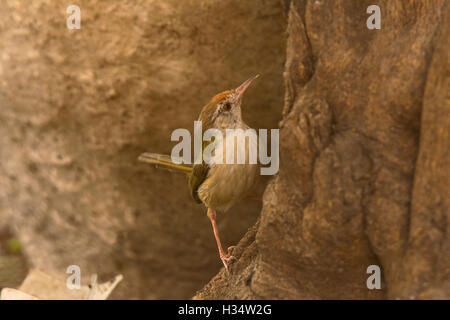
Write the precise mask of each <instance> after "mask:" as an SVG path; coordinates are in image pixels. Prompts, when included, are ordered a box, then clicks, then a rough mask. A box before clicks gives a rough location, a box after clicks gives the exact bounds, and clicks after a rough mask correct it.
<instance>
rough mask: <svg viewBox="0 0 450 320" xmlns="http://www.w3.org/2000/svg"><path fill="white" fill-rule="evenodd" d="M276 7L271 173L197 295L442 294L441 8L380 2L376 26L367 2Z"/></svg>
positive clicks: (447, 256)
mask: <svg viewBox="0 0 450 320" xmlns="http://www.w3.org/2000/svg"><path fill="white" fill-rule="evenodd" d="M285 3H286V6H287V7H286V11H287V12H288V27H287V29H288V39H287V56H286V65H285V84H286V97H285V105H284V110H283V119H282V121H281V123H280V160H281V165H280V171H279V174H278V176H277V177H276V178H275V179H274V180H273V181H272V182H271V183H270V185H269V187H268V188H267V189H266V191H265V194H264V204H263V208H262V212H261V216H260V219H259V223H258V224H257V225H256V226H255V227H254V228H253V229H252V230H251V231H249V232H248V233H247V235H246V236H245V237H244V239H243V240H242V241H241V242H240V244H239V246H238V248H237V249H236V250H235V252H236V256H237V258H238V260H237V262H236V263H235V264H234V265H232V267H231V271H230V274H228V273H226V272H224V271H222V272H221V273H219V274H218V275H217V276H216V277H215V278H214V279H213V280H212V281H211V282H210V283H209V284H208V285H207V286H205V288H203V289H202V290H201V291H199V292H198V293H197V295H196V298H197V299H217V298H226V299H228V298H231V299H232V298H246V299H254V298H257V299H383V298H389V299H395V298H406V299H408V298H431V299H442V298H445V299H449V298H450V239H449V234H450V232H449V228H450V193H449V188H448V178H449V176H450V162H449V151H450V150H449V149H450V148H449V147H450V139H449V128H450V100H449V96H448V94H449V88H450V86H449V68H450V64H449V63H450V60H449V53H450V45H449V34H450V6H449V3H448V1H391V0H389V1H378V2H377V4H378V5H379V7H380V9H381V29H380V30H369V29H368V28H367V27H366V19H367V18H368V17H369V15H368V14H366V8H367V7H368V6H369V5H370V4H372V3H371V2H370V1H301V0H294V1H285ZM370 265H377V266H379V267H380V268H381V276H382V286H381V289H380V290H377V289H372V290H369V289H368V287H367V283H366V281H367V279H368V277H369V276H370V275H371V274H368V273H367V268H368V267H369V266H370Z"/></svg>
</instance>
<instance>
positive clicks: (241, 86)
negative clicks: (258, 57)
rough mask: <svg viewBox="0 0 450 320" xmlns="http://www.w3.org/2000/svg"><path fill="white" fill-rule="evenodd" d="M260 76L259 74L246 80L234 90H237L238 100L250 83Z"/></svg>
mask: <svg viewBox="0 0 450 320" xmlns="http://www.w3.org/2000/svg"><path fill="white" fill-rule="evenodd" d="M258 77H259V74H257V75H256V76H253V77H251V78H250V79H248V80H246V81H244V83H243V84H241V85H240V86H239V87H237V88H236V89H235V90H234V91H235V92H236V100H237V101H239V100H241V99H242V95H243V94H244V92H245V90H247V88H248V87H249V86H250V84H251V83H252V82H253V80H255V79H256V78H258Z"/></svg>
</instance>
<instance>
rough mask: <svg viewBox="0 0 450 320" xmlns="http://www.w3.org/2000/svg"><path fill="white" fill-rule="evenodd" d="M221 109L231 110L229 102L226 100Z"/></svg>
mask: <svg viewBox="0 0 450 320" xmlns="http://www.w3.org/2000/svg"><path fill="white" fill-rule="evenodd" d="M223 110H225V111H230V110H231V103H229V102H227V103H225V104H224V105H223Z"/></svg>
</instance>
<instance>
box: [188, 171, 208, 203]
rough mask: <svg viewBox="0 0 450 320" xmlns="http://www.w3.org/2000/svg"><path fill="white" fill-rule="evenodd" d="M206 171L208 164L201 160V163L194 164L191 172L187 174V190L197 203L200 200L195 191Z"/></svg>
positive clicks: (206, 173)
mask: <svg viewBox="0 0 450 320" xmlns="http://www.w3.org/2000/svg"><path fill="white" fill-rule="evenodd" d="M208 171H209V165H207V164H206V163H205V162H203V163H201V164H195V165H194V167H193V170H192V173H191V174H190V175H189V191H190V192H191V196H192V198H194V200H195V201H196V202H197V203H201V202H202V201H201V200H200V198H199V197H198V192H197V191H198V188H199V187H200V185H201V184H202V183H203V182H204V181H205V180H206V177H207V176H208Z"/></svg>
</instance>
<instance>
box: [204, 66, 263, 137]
mask: <svg viewBox="0 0 450 320" xmlns="http://www.w3.org/2000/svg"><path fill="white" fill-rule="evenodd" d="M258 77H259V75H256V76H254V77H251V78H250V79H248V80H246V81H245V82H244V83H243V84H241V85H240V86H239V87H237V88H236V89H232V90H227V91H224V92H221V93H219V94H216V95H215V96H214V97H213V98H212V99H211V101H210V102H209V103H208V104H207V105H206V106H205V107H204V108H203V110H202V112H201V113H200V117H199V120H200V121H202V123H203V125H204V127H205V126H206V127H210V128H217V129H233V128H237V127H239V124H240V123H241V122H242V115H241V103H242V96H243V94H244V92H245V91H246V90H247V88H248V87H249V86H250V84H251V83H252V82H253V80H255V79H256V78H258Z"/></svg>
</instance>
